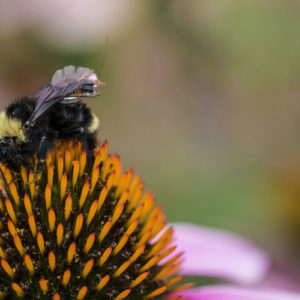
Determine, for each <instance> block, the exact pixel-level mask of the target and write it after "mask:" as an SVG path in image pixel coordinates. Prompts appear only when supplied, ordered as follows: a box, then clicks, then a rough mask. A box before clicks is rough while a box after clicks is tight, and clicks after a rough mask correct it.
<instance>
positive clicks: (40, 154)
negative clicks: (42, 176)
mask: <svg viewBox="0 0 300 300" xmlns="http://www.w3.org/2000/svg"><path fill="white" fill-rule="evenodd" d="M48 149H49V143H48V140H47V137H46V136H43V137H42V138H41V141H40V144H39V147H38V151H37V161H38V162H37V166H36V169H35V171H34V175H35V176H34V177H36V175H38V174H39V173H40V172H41V170H42V167H43V164H44V162H45V160H46V158H47V154H48Z"/></svg>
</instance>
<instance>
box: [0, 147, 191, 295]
mask: <svg viewBox="0 0 300 300" xmlns="http://www.w3.org/2000/svg"><path fill="white" fill-rule="evenodd" d="M35 164H36V161H34V162H33V163H32V166H29V167H24V166H20V171H19V172H15V171H11V170H9V169H8V168H6V167H5V166H4V165H1V167H2V168H3V174H4V175H3V176H4V177H5V180H6V182H8V186H7V185H5V184H4V182H2V178H0V185H1V190H0V240H1V245H0V246H1V247H0V298H3V299H14V298H16V297H18V298H26V299H56V300H57V299H62V300H63V299H111V300H113V299H114V300H122V299H128V300H130V299H153V300H154V299H155V300H161V299H167V298H168V297H170V296H169V295H170V294H171V293H173V292H174V291H177V292H178V291H180V290H182V289H185V288H188V287H189V286H190V285H187V284H184V285H180V281H181V280H182V278H183V277H182V276H180V275H178V270H179V268H180V264H181V261H182V253H179V254H176V255H174V254H173V253H174V251H175V249H176V245H174V241H173V230H172V228H169V229H165V227H166V220H165V214H164V212H163V209H162V207H161V206H160V205H159V206H156V205H155V203H156V200H155V196H154V195H153V193H152V192H151V191H147V190H145V191H144V189H145V183H144V182H142V181H141V176H140V175H135V174H134V169H133V168H129V169H128V170H125V171H124V170H123V166H122V163H121V160H120V156H119V155H118V154H114V155H111V154H108V143H107V142H104V143H103V144H102V145H101V146H97V147H96V149H95V151H94V153H93V155H90V153H87V152H86V151H85V150H83V147H82V145H81V144H80V143H79V142H76V141H70V142H64V143H63V142H59V143H57V145H56V148H54V149H53V150H52V151H51V152H50V153H49V155H48V156H47V159H46V161H45V163H44V166H43V168H42V171H41V173H40V174H38V176H36V174H35V170H36V165H35ZM171 297H172V296H171ZM170 299H172V298H170Z"/></svg>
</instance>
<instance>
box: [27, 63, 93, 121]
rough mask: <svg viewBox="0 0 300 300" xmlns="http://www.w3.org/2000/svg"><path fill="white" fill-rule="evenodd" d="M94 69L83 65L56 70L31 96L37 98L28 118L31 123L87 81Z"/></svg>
mask: <svg viewBox="0 0 300 300" xmlns="http://www.w3.org/2000/svg"><path fill="white" fill-rule="evenodd" d="M93 75H94V71H93V70H91V69H88V68H83V67H74V66H68V67H65V68H63V69H61V70H57V71H56V72H55V74H54V75H53V77H52V81H51V83H49V84H47V85H45V86H43V87H42V88H41V89H39V90H38V91H37V92H36V93H34V94H33V95H32V96H31V97H32V98H34V99H37V104H36V107H35V109H34V111H33V113H32V115H31V117H30V119H29V122H31V123H32V124H33V123H34V122H35V121H36V120H37V119H38V118H39V117H40V116H41V115H42V114H43V113H45V112H46V111H47V110H48V109H49V108H50V107H51V106H53V105H54V104H55V103H57V102H59V101H61V100H62V99H63V98H64V97H66V96H68V95H70V94H72V93H73V92H74V91H76V90H77V89H79V88H80V87H82V85H84V84H86V83H89V82H90V78H91V77H92V76H93Z"/></svg>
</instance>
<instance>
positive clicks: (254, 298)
mask: <svg viewBox="0 0 300 300" xmlns="http://www.w3.org/2000/svg"><path fill="white" fill-rule="evenodd" d="M180 295H182V296H184V297H183V299H185V300H299V299H300V294H297V293H289V292H285V291H280V290H254V289H251V290H250V289H244V288H239V287H234V286H216V285H215V286H211V287H203V288H198V289H192V290H188V291H183V292H180Z"/></svg>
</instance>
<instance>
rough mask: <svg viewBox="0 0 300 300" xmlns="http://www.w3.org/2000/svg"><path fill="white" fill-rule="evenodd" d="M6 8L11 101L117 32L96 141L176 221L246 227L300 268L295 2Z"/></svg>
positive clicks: (5, 78)
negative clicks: (299, 258)
mask: <svg viewBox="0 0 300 300" xmlns="http://www.w3.org/2000/svg"><path fill="white" fill-rule="evenodd" d="M0 16H1V18H0V45H1V46H0V97H1V107H2V108H3V107H5V105H6V104H7V103H9V102H10V101H11V100H12V99H13V98H16V97H18V96H21V95H24V94H31V93H33V92H34V91H35V90H36V89H38V88H39V87H40V86H41V85H43V84H45V83H46V82H48V81H50V78H51V76H52V74H53V73H54V72H55V70H56V69H58V68H61V67H63V66H65V65H68V64H74V65H83V66H88V67H92V68H94V69H95V70H96V71H97V72H99V71H98V70H99V68H100V65H101V57H102V54H103V52H104V48H105V43H106V42H105V41H106V38H107V37H108V39H109V42H108V48H107V51H106V54H105V58H104V66H103V68H102V70H101V74H100V78H101V80H102V81H104V82H106V84H107V86H106V87H105V88H103V92H102V96H101V97H100V98H97V99H95V100H92V101H90V102H89V104H90V105H91V106H92V108H93V109H94V110H95V111H96V113H97V114H98V116H99V117H100V119H101V128H100V132H99V136H100V139H101V140H102V141H103V140H104V139H108V141H109V144H110V151H111V152H118V153H119V154H120V155H121V157H122V160H123V162H124V165H125V166H126V167H129V166H131V165H134V166H135V167H136V172H138V173H141V174H142V176H143V179H144V180H145V181H146V183H147V187H148V188H151V189H152V190H153V191H154V193H155V194H156V196H157V199H158V202H160V203H163V204H164V207H165V210H166V212H167V215H168V220H169V221H170V222H178V221H189V222H194V223H197V224H202V225H208V226H214V227H219V228H224V229H227V230H232V231H234V232H237V233H241V234H244V235H246V236H249V237H250V238H252V239H254V240H255V241H256V243H257V244H259V245H261V246H263V247H264V248H266V249H268V251H270V252H271V253H272V254H273V255H274V257H275V258H276V259H277V261H278V262H280V264H281V266H289V269H291V271H292V272H295V273H296V272H297V270H298V269H299V265H297V264H295V262H297V260H296V256H293V253H297V254H298V253H299V249H300V247H299V244H300V203H299V201H300V172H299V170H300V159H299V157H300V156H299V153H300V122H299V114H300V101H299V93H300V89H299V75H300V39H299V36H300V2H299V1H296V0H282V1H279V0H278V1H276V0H270V1H267V0H265V1H254V0H252V1H240V0H218V1H213V0H202V1H199V0H190V1H180V0H173V1H166V0H164V1H163V0H156V1H138V0H128V1H121V0H116V1H100V0H87V1H77V0H76V1H70V0H60V1H58V0H53V1H47V2H43V1H37V0H29V1H15V0H0ZM298 263H299V262H298ZM296 266H297V267H296ZM293 268H294V270H293Z"/></svg>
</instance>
